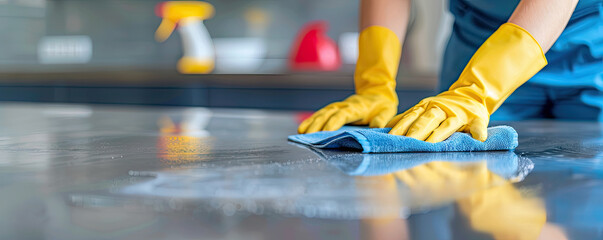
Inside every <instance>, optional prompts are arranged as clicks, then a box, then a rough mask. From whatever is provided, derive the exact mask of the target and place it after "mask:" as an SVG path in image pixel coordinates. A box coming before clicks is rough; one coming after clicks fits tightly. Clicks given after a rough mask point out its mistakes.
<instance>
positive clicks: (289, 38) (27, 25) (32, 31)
mask: <svg viewBox="0 0 603 240" xmlns="http://www.w3.org/2000/svg"><path fill="white" fill-rule="evenodd" d="M160 2H161V1H154V0H97V1H82V0H0V31H1V34H0V43H1V44H0V101H28V102H61V103H100V104H135V105H171V106H205V107H236V108H263V109H292V110H314V109H317V108H319V107H321V106H323V105H325V104H327V103H329V102H331V101H336V100H340V99H342V98H344V97H346V96H347V95H349V94H351V93H352V92H353V89H354V88H353V71H354V64H355V60H356V56H357V51H358V50H357V36H358V29H357V27H358V26H357V23H358V3H359V1H346V0H259V1H255V0H222V1H207V2H208V3H210V4H211V5H213V7H214V9H215V12H214V15H213V17H211V18H209V19H206V20H204V21H203V22H202V24H203V26H204V27H206V29H207V32H208V33H209V37H210V38H211V42H210V43H211V44H206V45H202V46H196V47H197V48H204V49H210V50H211V51H213V52H214V55H215V58H214V59H215V68H214V69H213V70H212V71H211V72H210V73H208V74H182V73H181V72H179V71H178V68H177V64H178V60H179V59H180V58H181V57H182V56H183V54H185V51H186V48H185V46H184V45H183V37H182V36H183V35H182V34H184V33H182V32H178V29H177V30H176V31H175V32H174V33H173V34H172V35H171V36H170V37H169V38H168V39H167V40H166V41H164V42H159V41H156V40H155V37H154V35H155V31H156V29H157V28H158V26H159V25H160V23H161V21H162V18H161V17H160V16H159V15H161V13H158V11H159V10H158V8H157V5H158V4H159V3H160ZM413 4H414V5H413V7H412V14H411V18H412V20H411V23H410V27H409V30H408V31H409V32H408V35H407V40H406V43H405V46H404V47H403V54H402V61H401V67H400V71H399V74H398V80H397V81H398V91H399V95H400V98H401V104H400V105H401V106H400V108H406V107H409V106H411V105H414V103H416V101H418V100H420V98H422V97H425V96H428V95H431V94H433V93H434V92H435V89H436V88H437V73H438V68H439V65H440V59H441V53H442V49H443V46H444V45H445V43H446V41H447V38H448V35H449V32H450V27H451V25H452V22H451V17H450V16H449V15H448V13H447V3H446V1H443V0H426V1H414V2H413ZM316 21H319V22H316ZM312 23H319V24H320V25H321V26H322V27H324V26H326V28H324V30H325V32H324V34H323V35H324V36H319V37H320V38H324V39H328V41H332V43H334V45H335V46H336V49H337V51H338V52H337V54H338V58H339V59H340V60H339V62H338V64H337V67H335V68H330V69H320V66H319V68H318V69H310V70H308V69H301V70H300V69H299V68H296V67H295V65H294V63H292V61H293V60H292V58H293V56H294V55H295V54H296V52H298V51H321V49H310V50H308V48H300V49H298V48H297V47H296V44H297V43H299V42H300V41H301V40H300V39H302V38H303V35H304V32H303V31H304V30H303V29H304V28H305V29H306V30H307V28H308V26H310V25H311V24H312ZM309 24H310V25H309ZM185 41H186V40H185ZM189 41H190V40H189ZM310 48H312V46H310ZM189 50H190V49H189ZM292 64H293V65H292ZM319 65H320V64H319Z"/></svg>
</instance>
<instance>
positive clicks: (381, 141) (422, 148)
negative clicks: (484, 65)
mask: <svg viewBox="0 0 603 240" xmlns="http://www.w3.org/2000/svg"><path fill="white" fill-rule="evenodd" d="M389 130H390V128H370V129H367V128H362V129H359V128H349V127H348V128H342V129H341V130H338V131H324V132H316V133H310V134H298V135H291V136H289V140H290V141H293V142H297V143H301V144H304V145H309V146H312V147H315V148H324V149H351V150H358V151H362V152H363V153H396V152H471V151H496V150H513V149H515V148H516V147H517V132H516V131H515V129H513V128H512V127H509V126H496V127H490V128H488V139H487V140H486V141H485V142H480V141H478V140H475V139H474V138H472V137H471V135H470V134H467V133H461V132H456V133H454V134H452V136H450V137H449V138H448V139H446V140H444V141H442V142H439V143H429V142H425V141H421V140H417V139H414V138H410V137H406V136H396V135H391V134H388V132H389Z"/></svg>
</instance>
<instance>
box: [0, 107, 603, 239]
mask: <svg viewBox="0 0 603 240" xmlns="http://www.w3.org/2000/svg"><path fill="white" fill-rule="evenodd" d="M298 119H299V118H298V116H297V115H296V114H295V113H293V112H283V111H260V110H236V109H207V108H160V107H115V106H93V105H55V104H7V103H5V104H2V105H0V123H1V124H2V125H0V126H1V127H0V194H1V195H2V196H3V201H1V202H0V216H2V217H1V218H0V238H2V239H40V238H45V239H103V238H111V239H189V238H190V239H193V238H194V239H536V238H537V237H540V238H541V239H600V238H601V237H602V236H603V235H602V234H603V229H602V227H601V226H603V214H602V213H603V204H602V203H601V202H600V201H599V199H601V198H603V164H602V163H601V160H602V159H603V155H601V153H602V152H603V140H601V139H603V137H602V136H603V135H602V131H600V130H601V129H603V128H602V127H601V125H600V124H598V123H588V122H556V121H527V122H521V123H515V122H509V123H505V124H509V125H512V126H513V127H515V128H516V129H517V131H518V132H519V136H520V139H519V141H520V145H519V147H518V148H517V150H516V151H515V152H506V151H502V152H471V153H407V154H360V153H354V152H341V151H332V150H331V151H324V150H316V149H309V148H306V147H302V146H299V145H297V144H293V143H288V142H287V141H286V136H287V135H289V134H294V133H295V129H296V128H295V127H296V125H297V121H298Z"/></svg>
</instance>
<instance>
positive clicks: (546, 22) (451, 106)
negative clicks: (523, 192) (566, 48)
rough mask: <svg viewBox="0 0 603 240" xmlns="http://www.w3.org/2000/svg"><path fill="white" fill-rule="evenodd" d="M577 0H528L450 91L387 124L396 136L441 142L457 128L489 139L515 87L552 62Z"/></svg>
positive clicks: (481, 51) (472, 62) (487, 44)
mask: <svg viewBox="0 0 603 240" xmlns="http://www.w3.org/2000/svg"><path fill="white" fill-rule="evenodd" d="M576 4H577V1H576V0H522V1H521V2H520V3H519V5H518V6H517V8H516V9H515V11H514V13H513V14H512V16H511V18H510V19H509V22H507V23H505V24H502V25H501V26H500V27H499V28H498V30H496V31H495V32H494V33H493V34H492V35H490V37H489V38H488V39H487V40H486V41H485V42H484V43H483V44H482V45H481V47H480V48H479V49H478V50H477V51H476V52H475V54H474V55H473V57H471V60H470V61H469V63H467V65H466V66H465V69H464V70H463V72H462V73H461V75H460V76H459V78H458V80H457V81H456V82H455V83H454V84H452V86H451V87H450V88H449V89H448V91H445V92H442V93H440V94H439V95H437V96H435V97H429V98H426V99H423V100H422V101H421V102H419V103H418V104H417V105H415V106H414V107H412V108H411V109H409V110H408V111H406V112H404V113H402V114H400V115H398V116H396V117H394V118H393V119H392V120H391V121H390V122H389V123H388V124H387V125H386V126H387V127H392V130H391V131H390V132H389V133H390V134H394V135H405V136H408V137H412V138H415V139H419V140H424V141H428V142H440V141H443V140H445V139H447V138H448V137H450V135H452V134H453V133H454V132H459V131H460V132H468V133H471V135H472V136H473V138H475V139H477V140H479V141H485V140H486V139H487V137H488V129H487V128H488V122H489V121H490V115H491V114H492V113H494V112H495V111H496V110H497V109H498V107H500V105H501V104H502V103H503V102H504V101H505V100H506V99H507V98H508V97H509V95H511V94H512V93H513V92H514V91H515V89H517V88H518V87H519V86H521V85H522V84H524V83H525V82H526V81H528V80H529V79H530V78H531V77H532V76H534V75H535V74H536V73H538V71H540V70H541V69H542V68H543V67H544V66H546V65H547V60H546V57H545V56H544V53H545V52H546V51H548V50H549V49H550V48H551V46H552V45H553V43H554V42H555V41H556V40H557V38H558V37H559V35H560V34H561V32H562V31H563V29H564V28H565V26H566V25H567V22H568V21H569V18H570V16H571V14H572V12H573V10H574V8H575V7H576Z"/></svg>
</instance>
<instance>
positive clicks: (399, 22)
mask: <svg viewBox="0 0 603 240" xmlns="http://www.w3.org/2000/svg"><path fill="white" fill-rule="evenodd" d="M409 15H410V0H360V31H362V30H363V29H365V28H367V27H370V26H383V27H386V28H389V29H390V30H392V31H393V32H394V33H395V34H396V36H398V39H400V41H404V36H405V34H406V28H407V26H408V19H409Z"/></svg>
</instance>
